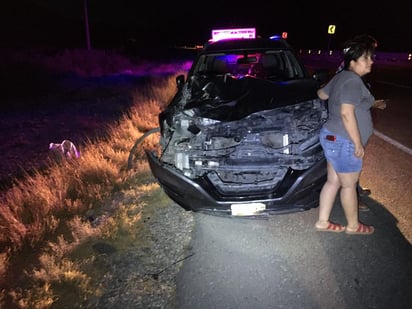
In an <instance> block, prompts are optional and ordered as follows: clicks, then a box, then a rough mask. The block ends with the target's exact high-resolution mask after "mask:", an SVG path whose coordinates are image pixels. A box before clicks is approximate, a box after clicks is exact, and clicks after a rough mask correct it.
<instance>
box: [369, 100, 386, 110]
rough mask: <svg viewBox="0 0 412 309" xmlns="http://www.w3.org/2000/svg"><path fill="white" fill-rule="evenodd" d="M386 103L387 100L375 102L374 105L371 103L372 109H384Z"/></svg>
mask: <svg viewBox="0 0 412 309" xmlns="http://www.w3.org/2000/svg"><path fill="white" fill-rule="evenodd" d="M387 102H388V100H376V101H375V103H373V105H372V107H373V108H378V109H385V108H386V103H387Z"/></svg>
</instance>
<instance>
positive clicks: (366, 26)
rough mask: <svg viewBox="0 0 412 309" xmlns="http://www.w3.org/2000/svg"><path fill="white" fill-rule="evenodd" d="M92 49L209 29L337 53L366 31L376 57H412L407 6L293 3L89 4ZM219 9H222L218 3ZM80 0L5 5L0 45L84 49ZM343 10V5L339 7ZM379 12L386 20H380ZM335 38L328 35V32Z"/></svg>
mask: <svg viewBox="0 0 412 309" xmlns="http://www.w3.org/2000/svg"><path fill="white" fill-rule="evenodd" d="M86 3H87V9H88V19H89V34H90V43H91V46H92V47H93V48H102V49H105V48H121V47H124V45H125V44H126V42H127V41H128V40H130V39H134V40H136V44H137V45H138V46H140V47H142V48H146V47H148V46H151V47H153V48H156V47H158V46H159V47H160V46H162V47H165V46H174V45H188V46H190V45H198V44H203V43H205V42H206V41H207V40H208V39H209V38H210V34H211V31H212V29H216V28H235V27H255V28H256V30H257V33H258V35H260V36H271V35H276V34H277V35H279V34H281V33H282V32H287V33H288V40H289V41H290V43H291V44H292V46H294V47H295V48H296V49H300V48H302V49H326V48H330V49H335V50H339V49H341V46H342V44H343V42H344V41H346V40H347V39H349V38H351V37H352V36H354V35H357V34H361V33H368V34H371V35H373V36H374V37H375V38H376V39H377V40H378V42H379V44H378V49H379V51H388V52H412V41H411V40H410V38H411V37H412V30H411V29H412V27H407V14H408V15H409V13H408V10H407V9H406V4H404V3H399V4H396V3H394V2H393V1H392V3H383V4H379V5H377V4H368V3H365V2H362V3H357V4H356V7H354V6H351V7H350V8H346V7H344V6H345V5H344V4H338V3H337V4H335V6H334V7H333V8H332V7H330V5H319V3H312V2H302V1H293V3H292V2H291V1H290V2H289V3H288V4H286V3H284V4H281V3H277V4H273V3H266V2H263V3H260V4H259V2H258V4H256V3H255V2H254V3H253V5H251V4H247V5H246V7H245V6H243V4H240V3H239V4H238V3H237V2H235V1H225V2H224V6H221V4H222V2H213V1H208V2H207V5H205V8H204V9H198V8H195V6H194V3H193V2H189V1H183V0H182V1H181V2H179V3H178V4H173V3H169V2H167V3H164V4H162V9H161V8H159V7H155V6H154V5H152V6H150V3H148V4H147V5H145V8H144V9H143V6H141V7H140V6H139V3H137V2H136V1H132V0H119V1H117V2H116V3H115V4H112V3H110V1H107V0H87V2H86ZM218 3H220V4H218ZM83 4H84V2H83V0H77V1H73V0H71V1H70V0H61V1H53V0H42V1H40V0H20V1H19V0H17V1H15V2H13V3H4V4H3V5H2V14H1V15H3V16H2V18H1V21H0V25H1V29H2V32H4V33H2V36H1V37H2V40H1V41H0V42H1V46H2V47H31V46H34V47H37V46H49V47H57V48H85V47H86V31H85V20H84V7H83ZM147 6H148V7H147ZM339 6H341V7H339ZM383 14H384V15H383ZM329 25H335V26H336V32H335V33H334V34H328V33H327V30H328V26H329Z"/></svg>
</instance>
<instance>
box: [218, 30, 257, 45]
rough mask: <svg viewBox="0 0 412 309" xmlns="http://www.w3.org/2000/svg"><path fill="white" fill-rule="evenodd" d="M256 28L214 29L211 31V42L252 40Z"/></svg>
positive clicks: (254, 36)
mask: <svg viewBox="0 0 412 309" xmlns="http://www.w3.org/2000/svg"><path fill="white" fill-rule="evenodd" d="M254 38H256V28H236V29H215V30H212V39H211V41H212V42H216V41H220V40H227V39H254Z"/></svg>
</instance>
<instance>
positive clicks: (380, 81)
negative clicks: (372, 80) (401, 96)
mask: <svg viewBox="0 0 412 309" xmlns="http://www.w3.org/2000/svg"><path fill="white" fill-rule="evenodd" d="M376 82H377V83H381V84H385V85H389V86H395V87H399V88H405V89H412V87H411V86H406V85H399V84H396V83H391V82H385V81H383V80H377V81H376Z"/></svg>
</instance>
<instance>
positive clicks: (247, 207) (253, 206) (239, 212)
mask: <svg viewBox="0 0 412 309" xmlns="http://www.w3.org/2000/svg"><path fill="white" fill-rule="evenodd" d="M230 209H231V211H232V216H252V215H256V214H258V213H259V212H262V211H264V210H265V209H266V205H265V204H263V203H244V204H232V205H230Z"/></svg>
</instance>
